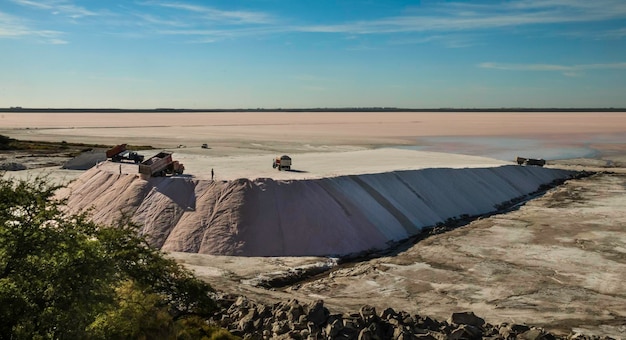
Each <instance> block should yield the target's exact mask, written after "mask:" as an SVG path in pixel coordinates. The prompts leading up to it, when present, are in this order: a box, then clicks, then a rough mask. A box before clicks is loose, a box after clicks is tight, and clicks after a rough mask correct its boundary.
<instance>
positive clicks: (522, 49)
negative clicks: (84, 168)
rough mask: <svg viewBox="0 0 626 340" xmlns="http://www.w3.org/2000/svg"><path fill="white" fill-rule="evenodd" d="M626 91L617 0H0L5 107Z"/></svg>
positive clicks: (272, 103)
mask: <svg viewBox="0 0 626 340" xmlns="http://www.w3.org/2000/svg"><path fill="white" fill-rule="evenodd" d="M9 106H23V107H57V108H59V107H115V108H159V107H170V108H257V107H263V108H307V107H370V106H393V107H405V108H441V107H452V108H463V107H484V108H493V107H626V1H623V0H595V1H590V0H520V1H398V0H386V1H382V0H381V1H374V0H346V1H324V0H303V1H297V0H254V1H226V0H224V1H192V0H180V1H178V0H176V1H174V0H162V1H161V0H158V1H152V0H139V1H118V0H107V1H96V0H40V1H36V0H0V107H9Z"/></svg>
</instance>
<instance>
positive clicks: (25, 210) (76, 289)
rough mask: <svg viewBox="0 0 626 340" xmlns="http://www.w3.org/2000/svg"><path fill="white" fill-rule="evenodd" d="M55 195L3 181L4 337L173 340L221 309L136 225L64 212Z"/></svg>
mask: <svg viewBox="0 0 626 340" xmlns="http://www.w3.org/2000/svg"><path fill="white" fill-rule="evenodd" d="M57 189H58V187H55V186H50V185H49V184H47V183H46V181H45V179H44V178H37V179H34V180H31V181H13V180H7V179H5V178H2V177H0V320H2V322H0V338H7V339H57V338H61V339H75V338H103V339H104V338H106V339H116V338H117V339H122V338H146V339H148V338H176V333H177V332H183V333H184V332H193V331H194V330H186V328H185V325H186V324H188V322H187V321H185V320H187V318H188V317H189V316H199V317H204V316H208V315H210V314H211V313H213V312H214V311H215V308H216V307H215V302H214V301H213V300H212V299H211V298H210V295H209V293H210V292H211V291H212V288H211V287H210V286H208V285H207V284H206V283H204V282H202V281H201V280H199V279H197V278H195V277H194V276H193V275H192V274H191V273H190V272H189V271H187V270H185V269H184V268H183V267H181V266H180V265H178V264H177V263H176V262H174V261H173V260H171V259H168V258H166V257H165V256H164V254H163V253H161V252H160V251H158V250H156V249H154V248H151V247H150V246H148V244H147V242H146V241H145V240H144V239H143V238H141V237H138V236H137V233H136V227H135V226H133V225H129V224H125V225H119V226H117V227H106V228H105V227H101V226H99V225H96V224H95V223H93V222H91V221H90V220H89V219H88V218H87V216H86V215H84V214H79V215H70V214H67V213H65V212H64V211H63V210H62V207H63V203H64V202H63V201H59V200H58V199H56V198H55V196H54V193H55V191H56V190H57ZM216 332H218V330H216Z"/></svg>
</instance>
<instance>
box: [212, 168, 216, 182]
mask: <svg viewBox="0 0 626 340" xmlns="http://www.w3.org/2000/svg"><path fill="white" fill-rule="evenodd" d="M213 176H215V173H214V172H213V168H211V180H213Z"/></svg>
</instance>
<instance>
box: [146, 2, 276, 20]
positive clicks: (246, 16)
mask: <svg viewBox="0 0 626 340" xmlns="http://www.w3.org/2000/svg"><path fill="white" fill-rule="evenodd" d="M146 4H153V5H157V6H160V7H165V8H171V9H177V10H183V11H187V12H191V13H195V14H197V15H200V16H202V17H204V18H206V19H209V20H213V21H216V22H220V23H230V24H268V23H271V22H273V19H272V17H271V16H270V15H269V14H267V13H264V12H261V11H226V10H220V9H217V8H214V7H208V6H199V5H191V4H185V3H180V2H149V3H146Z"/></svg>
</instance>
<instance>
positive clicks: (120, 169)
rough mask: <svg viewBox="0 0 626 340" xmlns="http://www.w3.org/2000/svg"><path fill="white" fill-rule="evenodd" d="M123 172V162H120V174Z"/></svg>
mask: <svg viewBox="0 0 626 340" xmlns="http://www.w3.org/2000/svg"><path fill="white" fill-rule="evenodd" d="M121 174H122V164H120V175H121Z"/></svg>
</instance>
